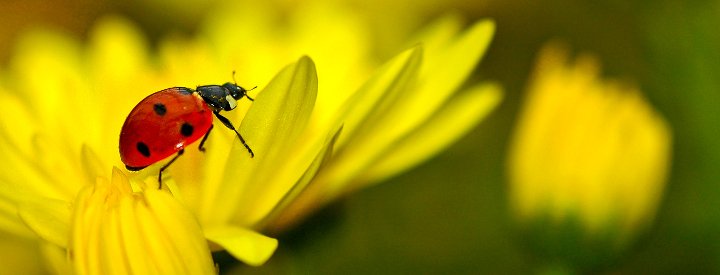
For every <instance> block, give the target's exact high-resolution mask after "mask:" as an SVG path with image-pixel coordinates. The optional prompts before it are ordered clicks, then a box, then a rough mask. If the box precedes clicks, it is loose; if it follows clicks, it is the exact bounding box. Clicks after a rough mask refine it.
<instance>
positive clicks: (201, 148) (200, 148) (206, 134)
mask: <svg viewBox="0 0 720 275" xmlns="http://www.w3.org/2000/svg"><path fill="white" fill-rule="evenodd" d="M213 126H214V125H212V124H210V129H208V131H207V133H205V136H204V137H203V139H202V140H201V141H200V145H199V146H198V150H200V152H205V147H203V145H205V141H206V140H207V138H208V136H210V131H212V128H213Z"/></svg>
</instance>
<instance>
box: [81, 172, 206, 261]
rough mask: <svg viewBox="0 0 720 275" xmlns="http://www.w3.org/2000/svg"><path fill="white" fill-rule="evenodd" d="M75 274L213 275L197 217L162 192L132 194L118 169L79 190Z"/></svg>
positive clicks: (151, 191) (154, 190)
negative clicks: (106, 177) (109, 175)
mask: <svg viewBox="0 0 720 275" xmlns="http://www.w3.org/2000/svg"><path fill="white" fill-rule="evenodd" d="M70 236H71V240H70V246H69V255H70V259H71V261H72V262H73V266H74V269H75V272H76V273H77V274H214V273H215V269H214V266H213V262H212V258H211V255H210V249H209V248H208V246H207V242H206V241H205V238H204V236H203V233H202V230H201V229H200V226H199V224H198V222H197V220H196V219H195V217H194V216H193V215H192V214H191V213H190V212H189V211H188V210H187V209H185V208H184V206H182V205H181V204H180V203H179V202H178V201H177V200H175V198H174V197H172V196H171V195H170V194H168V193H167V192H166V191H163V190H156V189H150V188H148V190H147V191H146V192H145V193H133V192H132V189H131V188H130V182H128V179H127V177H126V176H125V175H124V174H123V173H122V172H121V171H120V170H119V169H117V168H115V169H114V170H113V175H112V179H111V181H110V182H108V181H107V180H105V179H103V178H99V179H98V182H97V184H96V185H94V186H89V187H88V188H85V189H83V190H82V191H81V192H80V194H79V195H78V198H77V200H76V203H75V212H74V214H73V217H72V229H71V235H70Z"/></svg>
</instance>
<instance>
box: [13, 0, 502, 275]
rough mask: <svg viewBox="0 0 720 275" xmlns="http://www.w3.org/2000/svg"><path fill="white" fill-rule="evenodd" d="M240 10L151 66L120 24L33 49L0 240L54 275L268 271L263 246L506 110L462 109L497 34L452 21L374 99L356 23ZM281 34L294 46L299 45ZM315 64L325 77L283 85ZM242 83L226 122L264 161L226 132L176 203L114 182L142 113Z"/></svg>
mask: <svg viewBox="0 0 720 275" xmlns="http://www.w3.org/2000/svg"><path fill="white" fill-rule="evenodd" d="M228 5H230V6H229V7H225V8H222V9H220V10H218V11H217V12H216V13H213V14H214V15H216V16H213V17H212V18H209V20H208V21H207V22H206V25H205V27H203V30H204V31H203V32H202V35H201V36H199V37H198V38H191V39H187V38H184V37H180V36H171V37H169V38H166V39H163V40H161V42H160V46H159V52H158V54H157V56H156V55H153V54H151V53H149V52H148V50H147V49H148V47H147V45H146V42H145V41H144V40H143V39H142V36H141V35H140V34H139V33H138V31H137V30H136V29H135V28H134V27H133V26H132V24H130V23H129V22H127V21H125V20H123V19H121V18H116V17H110V18H106V19H104V20H102V21H100V22H99V23H98V24H97V26H96V28H95V29H94V30H93V31H92V32H91V34H90V39H89V41H90V42H89V45H88V46H85V45H81V44H80V43H78V42H77V41H75V40H73V39H71V38H68V37H66V36H64V35H61V34H58V33H56V32H52V31H36V32H31V33H28V34H27V35H25V36H24V37H23V38H22V39H21V41H20V42H19V43H18V47H17V49H18V50H17V52H16V53H15V54H14V55H13V58H12V60H11V63H10V67H9V68H8V69H7V70H3V71H2V72H1V75H0V79H1V80H2V82H0V100H2V102H4V103H5V104H6V105H7V107H6V108H5V109H4V110H3V111H2V112H3V114H2V117H0V157H1V158H3V159H4V160H6V165H3V166H1V167H0V187H2V188H0V230H2V231H4V232H9V235H12V236H16V237H17V238H21V239H24V240H33V239H35V238H37V236H39V237H40V239H41V240H42V241H43V242H42V249H41V251H40V250H38V253H42V254H44V256H45V259H46V261H47V263H48V266H49V269H50V270H51V271H53V272H55V273H63V272H65V271H67V270H70V269H72V270H73V272H75V273H81V274H82V273H90V274H93V273H105V272H107V271H113V272H119V273H123V272H124V271H128V270H133V271H137V272H138V273H147V272H155V271H156V272H160V273H173V274H181V273H186V274H198V273H212V272H214V269H213V268H210V267H212V261H211V258H210V253H209V252H210V250H213V251H214V250H222V249H224V250H227V251H228V252H229V253H230V254H231V255H233V256H234V257H236V258H237V259H239V260H241V261H243V262H245V263H247V264H250V265H261V264H263V263H264V262H265V261H266V260H267V259H268V258H269V257H270V256H271V255H272V253H273V252H274V250H275V248H276V247H277V241H276V240H275V239H273V238H270V237H267V236H264V235H262V234H260V233H258V232H261V231H265V230H268V229H275V228H282V227H283V226H284V225H287V224H291V223H292V222H293V221H296V220H297V218H300V217H302V216H303V215H306V214H307V213H309V211H311V210H313V209H314V208H316V207H319V206H322V205H323V204H325V203H327V202H329V201H330V200H332V199H334V198H336V197H337V196H339V195H342V194H343V193H345V192H348V191H352V190H354V189H357V188H360V187H362V186H364V185H367V184H369V183H372V182H377V181H379V180H381V179H383V178H386V177H389V176H391V175H393V174H396V173H398V172H400V171H402V170H404V169H407V168H409V167H411V166H412V165H415V164H416V163H419V162H420V161H422V160H424V159H427V158H429V157H430V156H432V155H433V154H435V153H437V152H439V151H440V150H442V149H443V148H444V147H446V146H448V145H449V144H450V143H452V141H454V140H456V139H457V138H459V137H460V136H461V135H462V134H463V133H464V132H466V131H467V130H469V129H471V128H472V127H473V126H474V125H475V124H476V123H477V122H478V121H480V120H481V119H482V117H484V115H485V114H487V113H488V112H489V111H490V110H492V108H493V107H494V106H495V105H496V104H497V103H498V102H499V99H500V96H501V93H500V89H499V87H498V86H497V85H493V84H482V85H478V86H473V87H470V88H469V89H468V90H467V91H465V92H464V93H462V94H460V95H458V96H456V97H451V96H452V95H453V94H454V93H455V92H456V91H457V90H458V88H459V87H460V86H461V85H462V84H463V82H464V80H465V78H467V76H468V75H469V73H470V72H471V71H472V69H473V68H474V66H475V64H476V63H477V62H478V60H479V59H480V57H481V56H482V55H483V53H484V51H485V49H486V48H487V45H488V43H489V41H490V39H491V37H492V34H493V29H494V26H493V23H492V22H490V21H483V22H480V23H477V24H475V25H474V26H473V27H471V28H470V29H469V30H468V31H467V32H464V33H462V34H458V32H459V31H460V29H461V23H460V21H459V20H458V19H457V18H454V17H448V18H447V19H444V20H441V21H439V23H437V24H436V25H434V26H433V27H432V28H430V29H429V30H428V31H427V33H425V34H424V35H422V36H420V37H419V38H418V40H417V41H423V44H422V45H416V46H414V47H412V48H411V49H410V50H407V51H406V52H404V53H402V54H400V55H398V56H397V57H395V58H393V59H392V60H391V61H390V62H388V63H387V64H386V65H384V66H383V67H381V68H380V69H379V70H378V72H377V73H375V74H373V76H372V77H370V79H369V80H368V81H367V82H366V83H365V84H362V83H363V81H364V79H365V78H366V76H367V71H369V70H370V69H369V68H371V67H373V66H374V61H372V58H369V57H368V54H367V53H368V52H369V50H368V46H367V43H368V42H367V41H366V40H364V39H363V38H364V35H363V33H365V30H364V29H363V27H362V24H361V22H362V21H360V20H359V19H357V18H353V17H352V16H349V14H351V13H350V12H349V11H347V10H344V11H342V10H341V11H338V10H334V9H332V8H329V7H324V6H312V5H310V6H308V7H305V9H304V10H301V11H298V12H297V13H293V14H291V15H290V16H288V14H275V13H273V12H272V10H271V9H269V8H268V7H265V6H262V5H258V6H257V7H254V8H248V7H247V6H244V7H239V6H233V5H232V3H229V4H228ZM308 11H312V13H310V14H308ZM257 14H263V16H258V15H257ZM275 17H278V18H280V17H282V18H283V19H284V20H288V22H290V24H289V25H288V26H293V28H295V29H293V30H292V31H291V32H290V33H292V34H293V35H292V36H291V37H288V36H287V35H285V33H284V32H282V31H279V30H281V29H282V30H284V29H287V27H288V26H277V25H274V24H277V23H272V22H278V21H281V20H274V19H273V18H275ZM319 18H322V20H320V19H319ZM276 19H277V18H276ZM328 20H330V21H333V22H335V23H336V24H330V23H328ZM273 28H274V29H273ZM316 33H324V34H326V35H325V36H323V39H318V37H317V36H316V35H315V34H316ZM247 38H252V39H253V41H252V43H249V42H248V41H247V40H246V39H247ZM413 42H414V41H413ZM339 44H341V45H345V46H343V47H342V48H339V47H338V46H337V45H339ZM304 54H309V55H310V56H312V57H313V59H312V60H311V59H310V58H308V57H301V58H300V59H298V61H297V62H295V63H292V64H290V65H287V66H285V67H284V69H282V70H281V71H280V72H279V73H277V74H276V71H277V70H278V69H279V68H281V67H282V66H283V65H284V64H286V63H287V61H288V60H293V59H296V58H297V57H298V56H302V55H304ZM153 62H155V63H153ZM316 63H317V64H318V65H319V66H318V68H319V69H318V70H317V71H316V65H315V64H316ZM233 70H237V72H238V81H239V84H241V85H248V86H249V85H255V84H257V85H258V86H260V88H259V89H258V91H257V92H252V93H251V96H254V97H255V101H254V102H252V103H249V102H245V101H242V102H241V105H240V106H239V107H238V108H237V109H236V111H233V112H228V113H226V114H225V115H226V116H227V117H228V118H229V119H230V120H231V121H233V122H234V123H235V124H236V126H238V125H239V127H238V129H239V131H240V132H241V133H242V135H243V137H244V138H245V139H246V140H247V142H248V144H249V145H250V146H251V147H252V149H253V151H254V152H255V157H254V158H250V157H249V155H248V154H247V151H245V148H244V147H243V146H242V144H240V143H239V141H238V140H237V139H236V137H235V135H234V133H232V132H231V131H222V130H220V131H218V130H216V131H213V134H212V135H210V137H209V139H208V140H207V142H206V144H205V148H206V149H207V150H206V152H204V153H201V152H199V151H198V150H186V153H185V154H184V155H183V156H182V157H181V158H179V159H178V161H177V162H175V163H174V164H173V165H172V166H170V168H169V169H168V171H166V172H165V173H164V176H165V177H166V180H163V184H164V186H165V187H166V188H167V190H156V188H157V182H156V177H157V173H158V169H159V165H155V166H151V167H149V168H147V169H145V170H143V171H141V172H139V173H130V174H125V173H123V172H122V171H120V170H118V169H117V168H113V169H111V168H112V167H122V166H123V165H122V163H121V162H120V160H119V156H118V152H117V142H118V134H119V130H120V126H121V125H122V122H123V121H124V119H125V116H126V115H127V113H128V112H129V110H130V109H132V107H133V106H134V105H135V104H136V103H137V102H139V101H140V99H142V98H144V97H145V96H147V95H148V94H149V93H151V92H154V91H158V90H160V89H163V88H167V87H170V86H186V87H194V86H195V85H202V84H213V83H224V82H226V81H228V80H229V79H228V78H229V77H230V72H231V71H233ZM273 75H275V76H274V77H272V76H273ZM318 78H321V79H322V81H318ZM266 83H267V84H266ZM361 84H362V85H361ZM358 86H360V87H361V88H360V89H356V88H357V87H358ZM240 121H242V123H240ZM189 149H192V146H191V148H189ZM325 170H327V171H325ZM319 171H322V172H319ZM317 173H320V176H318V177H316V175H317ZM168 191H170V193H171V194H172V196H170V195H169V194H168ZM298 199H301V202H300V203H297V204H296V203H295V202H296V201H297V200H298ZM171 212H173V213H175V214H170V213H171ZM179 227H181V228H182V230H175V231H173V232H169V231H172V230H171V229H168V228H179ZM203 238H204V239H206V240H207V241H208V243H207V244H205V242H203V241H202V240H203ZM0 253H6V252H5V251H0ZM65 253H67V256H65ZM187 257H194V258H193V259H188V258H187ZM66 259H70V261H69V262H67V261H66ZM28 260H35V261H37V259H28Z"/></svg>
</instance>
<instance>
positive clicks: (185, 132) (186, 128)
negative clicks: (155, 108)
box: [180, 122, 195, 137]
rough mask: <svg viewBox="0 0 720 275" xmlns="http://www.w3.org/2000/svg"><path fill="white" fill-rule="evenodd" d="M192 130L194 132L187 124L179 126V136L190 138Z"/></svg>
mask: <svg viewBox="0 0 720 275" xmlns="http://www.w3.org/2000/svg"><path fill="white" fill-rule="evenodd" d="M193 130H195V129H194V128H193V126H192V125H190V123H187V122H185V123H183V125H182V126H180V134H181V135H183V136H186V137H189V136H191V135H192V133H193Z"/></svg>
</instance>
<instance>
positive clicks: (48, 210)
mask: <svg viewBox="0 0 720 275" xmlns="http://www.w3.org/2000/svg"><path fill="white" fill-rule="evenodd" d="M70 206H71V205H70V203H69V202H67V201H63V200H55V199H50V198H42V199H41V198H36V199H35V200H32V201H27V202H25V203H22V204H21V205H20V206H19V207H18V215H19V216H20V218H21V219H22V220H23V222H25V224H26V225H27V226H28V227H30V229H31V230H32V231H33V232H35V233H36V234H37V235H38V236H40V238H42V239H43V240H46V241H48V242H50V243H53V244H55V245H57V246H60V247H66V246H67V242H68V236H69V232H70V229H69V228H70V224H69V222H70V212H71V211H70Z"/></svg>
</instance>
